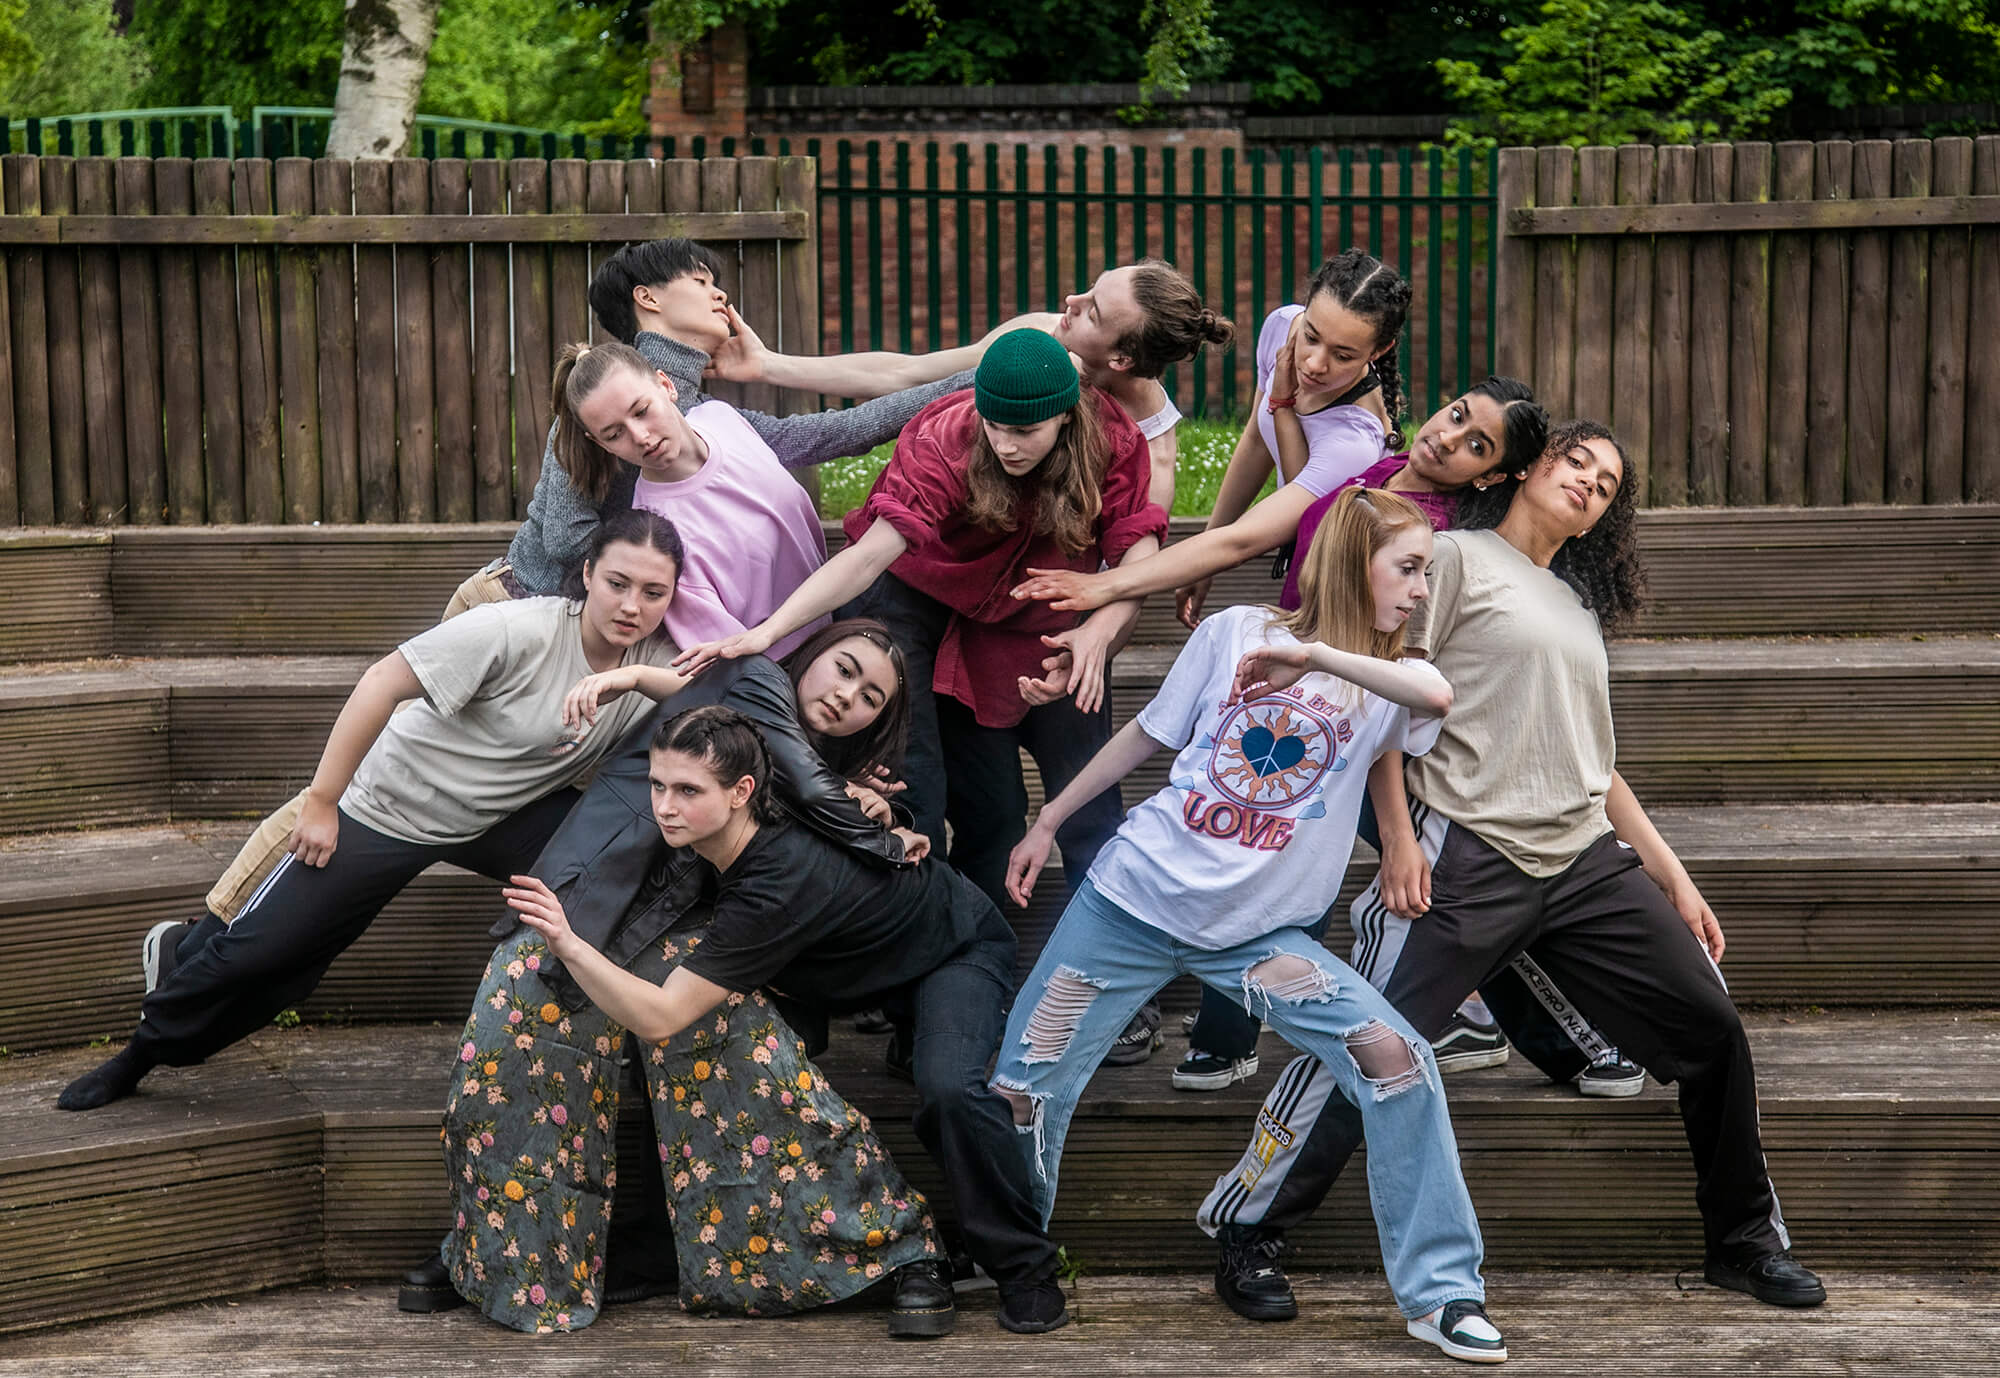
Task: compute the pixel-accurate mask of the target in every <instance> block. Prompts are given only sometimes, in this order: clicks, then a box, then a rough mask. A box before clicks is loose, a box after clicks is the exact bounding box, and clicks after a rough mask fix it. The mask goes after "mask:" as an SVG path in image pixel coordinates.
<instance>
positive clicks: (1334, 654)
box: [1307, 641, 1451, 718]
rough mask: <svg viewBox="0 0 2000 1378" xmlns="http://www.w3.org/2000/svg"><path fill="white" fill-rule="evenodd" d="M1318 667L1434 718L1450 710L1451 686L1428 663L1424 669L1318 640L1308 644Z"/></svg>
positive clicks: (1310, 656) (1369, 691)
mask: <svg viewBox="0 0 2000 1378" xmlns="http://www.w3.org/2000/svg"><path fill="white" fill-rule="evenodd" d="M1307 655H1308V657H1309V658H1310V660H1311V661H1312V667H1313V669H1315V670H1323V671H1325V672H1326V673H1327V674H1329V675H1338V676H1340V677H1341V678H1342V679H1344V680H1346V681H1347V682H1348V683H1349V684H1354V685H1359V686H1360V687H1361V688H1362V689H1364V690H1366V691H1367V692H1368V693H1371V694H1377V695H1380V696H1381V697H1382V698H1385V699H1387V700H1389V702H1391V703H1395V704H1401V705H1402V706H1403V707H1405V708H1410V709H1415V710H1416V711H1418V712H1420V713H1424V714H1427V715H1429V716H1430V717H1434V718H1441V717H1443V716H1444V715H1445V714H1446V713H1449V712H1450V711H1451V686H1450V685H1449V684H1447V683H1446V682H1445V681H1444V679H1443V677H1441V676H1440V675H1438V674H1437V673H1435V672H1434V671H1432V670H1431V669H1430V668H1429V667H1424V668H1422V669H1419V668H1417V667H1416V666H1412V665H1404V664H1402V663H1401V662H1399V661H1394V660H1382V659H1379V658H1377V657H1375V656H1369V655H1355V654H1354V653H1353V652H1352V651H1343V650H1340V649H1339V648H1337V647H1334V646H1329V645H1327V644H1326V643H1325V642H1323V641H1315V642H1313V643H1312V644H1311V646H1309V647H1308V648H1307Z"/></svg>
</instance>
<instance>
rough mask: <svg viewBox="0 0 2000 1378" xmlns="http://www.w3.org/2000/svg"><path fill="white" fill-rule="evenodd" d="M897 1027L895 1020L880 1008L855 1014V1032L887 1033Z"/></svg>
mask: <svg viewBox="0 0 2000 1378" xmlns="http://www.w3.org/2000/svg"><path fill="white" fill-rule="evenodd" d="M895 1027H896V1025H895V1022H894V1021H893V1020H891V1019H890V1018H889V1016H888V1015H886V1014H884V1013H882V1011H880V1010H862V1011H861V1012H860V1013H859V1014H857V1015H855V1016H854V1032H856V1033H865V1034H878V1033H887V1032H889V1030H891V1029H893V1028H895Z"/></svg>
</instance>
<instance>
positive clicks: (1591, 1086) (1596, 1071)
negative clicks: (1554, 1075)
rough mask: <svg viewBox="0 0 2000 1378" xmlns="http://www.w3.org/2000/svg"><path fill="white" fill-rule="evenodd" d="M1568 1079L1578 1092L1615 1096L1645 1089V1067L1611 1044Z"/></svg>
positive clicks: (1609, 1097) (1596, 1095)
mask: <svg viewBox="0 0 2000 1378" xmlns="http://www.w3.org/2000/svg"><path fill="white" fill-rule="evenodd" d="M1572 1080H1573V1081H1574V1082H1575V1083H1576V1093H1577V1094H1578V1095H1579V1096H1591V1097H1593V1098H1596V1099H1602V1100H1619V1099H1622V1098H1624V1097H1626V1096H1636V1095H1638V1094H1639V1093H1640V1092H1641V1091H1643V1090H1645V1089H1646V1069H1645V1068H1644V1067H1641V1066H1640V1065H1639V1064H1638V1063H1636V1062H1634V1061H1633V1060H1632V1059H1631V1058H1629V1057H1626V1056H1625V1055H1624V1054H1623V1053H1621V1052H1619V1051H1618V1050H1617V1049H1616V1048H1613V1049H1612V1050H1611V1051H1610V1052H1608V1053H1606V1054H1605V1055H1604V1056H1603V1057H1600V1058H1599V1059H1597V1061H1595V1062H1593V1063H1591V1064H1590V1065H1589V1066H1588V1067H1586V1068H1584V1069H1583V1070H1582V1071H1581V1072H1578V1073H1577V1074H1576V1076H1575V1077H1574V1078H1572Z"/></svg>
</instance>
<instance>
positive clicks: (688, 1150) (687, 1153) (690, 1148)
mask: <svg viewBox="0 0 2000 1378" xmlns="http://www.w3.org/2000/svg"><path fill="white" fill-rule="evenodd" d="M681 1157H683V1158H692V1157H694V1145H693V1144H682V1145H681Z"/></svg>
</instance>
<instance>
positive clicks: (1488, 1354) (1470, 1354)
mask: <svg viewBox="0 0 2000 1378" xmlns="http://www.w3.org/2000/svg"><path fill="white" fill-rule="evenodd" d="M1403 1328H1404V1329H1405V1330H1408V1331H1409V1332H1410V1333H1411V1334H1412V1335H1414V1336H1416V1337H1417V1338H1418V1339H1420V1340H1422V1341H1424V1342H1425V1343H1426V1344H1434V1345H1436V1346H1437V1347H1438V1348H1439V1349H1442V1350H1443V1351H1444V1352H1445V1353H1447V1354H1449V1355H1451V1357H1452V1358H1454V1359H1463V1360H1465V1361H1466V1362H1467V1363H1469V1364H1504V1363H1506V1362H1507V1341H1506V1340H1504V1339H1502V1338H1501V1336H1500V1330H1499V1327H1498V1326H1496V1325H1494V1324H1493V1322H1492V1321H1490V1320H1488V1319H1487V1318H1486V1308H1485V1307H1484V1306H1483V1305H1481V1304H1480V1303H1478V1302H1476V1301H1471V1300H1463V1301H1448V1302H1446V1303H1445V1304H1444V1305H1443V1306H1441V1307H1439V1308H1438V1309H1437V1310H1435V1311H1433V1312H1431V1313H1430V1314H1429V1315H1428V1316H1418V1317H1417V1318H1416V1319H1415V1320H1413V1321H1410V1322H1409V1323H1408V1324H1406V1325H1405V1326H1404V1327H1403Z"/></svg>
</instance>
